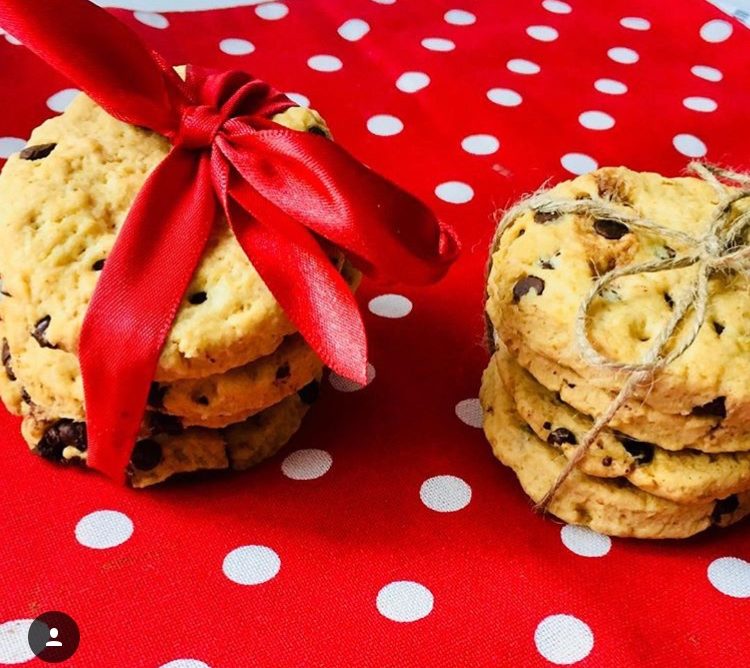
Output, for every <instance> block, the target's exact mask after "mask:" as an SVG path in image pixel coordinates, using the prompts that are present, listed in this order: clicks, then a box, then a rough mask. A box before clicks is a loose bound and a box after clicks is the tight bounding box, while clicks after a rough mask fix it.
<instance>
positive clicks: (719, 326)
mask: <svg viewBox="0 0 750 668" xmlns="http://www.w3.org/2000/svg"><path fill="white" fill-rule="evenodd" d="M711 324H712V325H713V326H714V331H715V332H716V333H717V334H718V335H719V336H721V333H722V332H723V331H724V329H725V327H724V325H722V324H721V323H720V322H716V320H714V321H713V322H712V323H711Z"/></svg>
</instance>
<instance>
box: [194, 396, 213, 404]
mask: <svg viewBox="0 0 750 668" xmlns="http://www.w3.org/2000/svg"><path fill="white" fill-rule="evenodd" d="M193 401H194V402H195V403H196V404H200V405H201V406H208V404H209V403H210V401H209V400H208V397H207V396H206V395H205V394H201V395H199V396H197V397H193Z"/></svg>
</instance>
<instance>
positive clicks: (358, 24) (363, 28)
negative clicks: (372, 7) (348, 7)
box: [338, 19, 370, 42]
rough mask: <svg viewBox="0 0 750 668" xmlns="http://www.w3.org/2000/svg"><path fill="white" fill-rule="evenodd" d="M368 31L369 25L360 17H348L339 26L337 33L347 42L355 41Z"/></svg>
mask: <svg viewBox="0 0 750 668" xmlns="http://www.w3.org/2000/svg"><path fill="white" fill-rule="evenodd" d="M368 32H370V25H369V24H368V23H367V21H363V20H362V19H349V20H348V21H344V22H343V23H342V24H341V25H340V26H339V30H338V33H339V35H341V36H342V37H343V38H344V39H345V40H347V41H349V42H356V41H357V40H358V39H362V38H363V37H364V36H365V35H366V34H367V33H368Z"/></svg>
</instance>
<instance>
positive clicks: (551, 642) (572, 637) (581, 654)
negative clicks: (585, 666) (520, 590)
mask: <svg viewBox="0 0 750 668" xmlns="http://www.w3.org/2000/svg"><path fill="white" fill-rule="evenodd" d="M534 643H535V644H536V648H537V650H538V652H539V653H540V654H541V655H542V656H543V657H544V658H545V659H547V661H550V662H551V663H554V664H557V665H558V666H569V665H570V664H572V663H578V661H581V660H583V659H585V658H586V657H587V656H588V655H589V654H590V653H591V650H592V649H594V634H593V633H592V632H591V628H590V627H589V625H588V624H586V623H585V622H582V621H581V620H580V619H578V617H573V615H550V616H549V617H545V618H544V619H543V620H542V621H541V622H539V625H538V626H537V627H536V631H534Z"/></svg>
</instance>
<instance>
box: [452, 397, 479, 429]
mask: <svg viewBox="0 0 750 668" xmlns="http://www.w3.org/2000/svg"><path fill="white" fill-rule="evenodd" d="M455 410H456V416H457V417H458V419H459V420H461V422H463V423H464V424H468V425H469V426H470V427H476V428H477V429H481V428H482V421H483V419H484V413H483V412H482V404H480V403H479V399H473V398H472V399H463V400H461V401H459V402H458V403H457V404H456V408H455Z"/></svg>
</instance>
